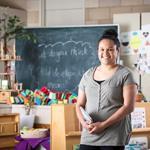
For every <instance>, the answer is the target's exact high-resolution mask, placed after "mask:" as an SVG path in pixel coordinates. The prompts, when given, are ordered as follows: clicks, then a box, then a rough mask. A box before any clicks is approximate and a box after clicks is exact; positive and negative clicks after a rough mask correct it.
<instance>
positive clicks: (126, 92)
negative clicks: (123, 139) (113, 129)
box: [89, 84, 137, 134]
mask: <svg viewBox="0 0 150 150" xmlns="http://www.w3.org/2000/svg"><path fill="white" fill-rule="evenodd" d="M136 94H137V86H136V84H129V85H125V86H124V87H123V98H124V103H123V106H122V107H120V108H119V109H118V110H117V111H116V112H115V113H114V114H113V115H112V116H110V117H109V118H108V119H107V120H105V121H103V122H96V123H93V124H91V125H89V126H90V127H91V130H90V131H89V132H90V133H91V134H93V133H99V132H101V131H102V130H104V129H105V128H107V127H109V126H111V125H112V124H114V123H116V122H119V121H120V120H121V119H122V118H124V117H125V116H126V115H128V114H130V113H131V112H132V111H133V110H134V105H135V96H136Z"/></svg>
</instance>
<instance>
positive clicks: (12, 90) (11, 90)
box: [0, 89, 20, 92]
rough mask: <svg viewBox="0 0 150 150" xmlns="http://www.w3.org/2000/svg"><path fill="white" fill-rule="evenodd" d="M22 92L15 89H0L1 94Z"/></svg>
mask: <svg viewBox="0 0 150 150" xmlns="http://www.w3.org/2000/svg"><path fill="white" fill-rule="evenodd" d="M18 91H20V90H15V89H6V90H3V89H0V92H18Z"/></svg>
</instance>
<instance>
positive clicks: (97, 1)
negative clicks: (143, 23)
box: [85, 0, 150, 24]
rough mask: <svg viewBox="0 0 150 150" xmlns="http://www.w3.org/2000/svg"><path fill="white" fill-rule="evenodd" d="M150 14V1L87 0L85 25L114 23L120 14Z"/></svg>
mask: <svg viewBox="0 0 150 150" xmlns="http://www.w3.org/2000/svg"><path fill="white" fill-rule="evenodd" d="M136 12H138V13H139V12H150V1H149V0H85V24H101V23H102V24H103V23H113V15H114V14H119V13H136Z"/></svg>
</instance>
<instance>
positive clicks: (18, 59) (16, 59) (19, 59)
mask: <svg viewBox="0 0 150 150" xmlns="http://www.w3.org/2000/svg"><path fill="white" fill-rule="evenodd" d="M21 60H22V59H21V58H15V59H14V58H12V59H11V58H9V59H0V61H21Z"/></svg>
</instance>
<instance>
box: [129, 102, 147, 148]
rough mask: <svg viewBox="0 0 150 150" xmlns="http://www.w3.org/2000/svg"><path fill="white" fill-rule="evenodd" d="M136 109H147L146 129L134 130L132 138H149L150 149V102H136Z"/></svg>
mask: <svg viewBox="0 0 150 150" xmlns="http://www.w3.org/2000/svg"><path fill="white" fill-rule="evenodd" d="M135 107H136V108H145V119H146V128H137V129H133V131H132V137H143V136H144V137H147V138H148V147H149V148H150V102H147V103H146V102H136V104H135Z"/></svg>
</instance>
